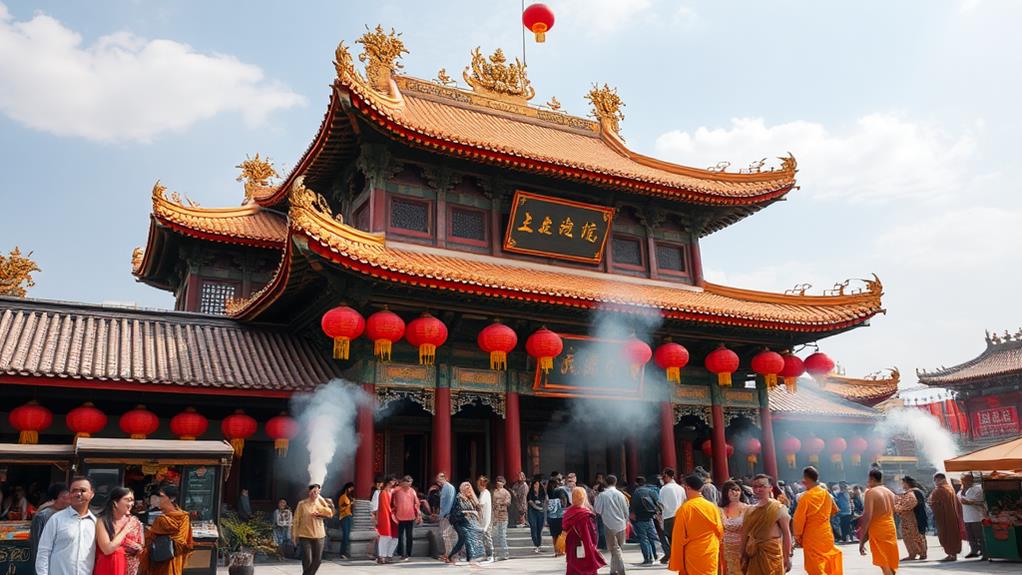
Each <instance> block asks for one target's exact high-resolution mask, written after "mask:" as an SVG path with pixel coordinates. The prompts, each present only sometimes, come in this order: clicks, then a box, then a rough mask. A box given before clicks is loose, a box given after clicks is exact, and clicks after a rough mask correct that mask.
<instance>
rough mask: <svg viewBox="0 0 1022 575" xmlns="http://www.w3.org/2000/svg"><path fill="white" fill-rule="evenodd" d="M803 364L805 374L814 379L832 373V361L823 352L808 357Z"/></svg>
mask: <svg viewBox="0 0 1022 575" xmlns="http://www.w3.org/2000/svg"><path fill="white" fill-rule="evenodd" d="M803 363H804V364H805V367H806V372H807V373H808V374H809V375H811V376H813V377H814V378H816V379H819V378H821V377H823V376H825V375H827V374H828V373H830V372H832V371H834V360H833V359H830V358H829V357H827V354H825V353H823V352H819V351H818V352H816V353H814V354H812V355H810V356H809V357H807V358H806V359H805V361H804V362H803Z"/></svg>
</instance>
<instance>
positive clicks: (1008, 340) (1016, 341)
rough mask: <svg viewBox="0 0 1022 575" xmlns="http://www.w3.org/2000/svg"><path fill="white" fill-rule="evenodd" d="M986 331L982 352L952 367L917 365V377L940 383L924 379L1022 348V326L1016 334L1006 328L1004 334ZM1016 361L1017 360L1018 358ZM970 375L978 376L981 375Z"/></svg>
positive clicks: (947, 373) (942, 375) (939, 375)
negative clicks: (924, 366)
mask: <svg viewBox="0 0 1022 575" xmlns="http://www.w3.org/2000/svg"><path fill="white" fill-rule="evenodd" d="M984 331H985V337H984V339H985V340H986V349H984V350H983V352H982V353H980V354H979V355H977V356H976V357H974V358H972V359H969V360H966V361H964V362H962V363H959V364H957V365H952V366H951V367H947V366H944V365H942V366H940V367H938V368H935V369H932V370H929V371H928V370H925V369H922V368H919V367H917V368H916V378H917V379H918V380H919V381H920V383H923V384H924V385H938V384H940V383H941V382H940V381H938V382H933V383H927V382H924V381H922V380H924V379H932V378H941V377H944V376H954V374H956V373H958V372H961V371H964V370H967V369H969V368H971V367H973V366H977V365H980V364H981V363H982V362H983V361H984V360H985V359H986V358H989V357H998V356H1003V353H1005V352H1011V351H1012V350H1017V349H1019V348H1022V328H1019V330H1018V331H1016V332H1015V333H1014V334H1013V333H1011V332H1009V331H1008V330H1004V333H1003V334H1002V335H998V334H997V332H996V331H995V332H991V331H990V330H984ZM1015 361H1016V362H1017V360H1015ZM1010 371H1015V368H1012V369H1010ZM969 377H970V378H976V377H979V376H969Z"/></svg>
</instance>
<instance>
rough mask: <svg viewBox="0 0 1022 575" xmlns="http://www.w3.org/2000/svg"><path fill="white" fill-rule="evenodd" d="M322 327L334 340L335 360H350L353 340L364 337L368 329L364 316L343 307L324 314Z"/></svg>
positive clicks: (321, 322)
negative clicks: (364, 332) (349, 353)
mask: <svg viewBox="0 0 1022 575" xmlns="http://www.w3.org/2000/svg"><path fill="white" fill-rule="evenodd" d="M320 327H322V328H323V333H325V334H326V335H327V337H329V338H333V340H334V359H348V352H349V351H350V350H351V340H353V339H358V337H359V336H360V335H362V332H363V331H365V329H366V320H365V318H364V317H362V314H360V313H358V312H357V311H355V310H354V309H352V308H350V307H348V306H346V305H342V306H337V307H335V308H333V309H331V310H329V311H327V312H326V313H325V314H323V319H322V320H321V321H320Z"/></svg>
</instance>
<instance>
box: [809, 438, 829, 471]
mask: <svg viewBox="0 0 1022 575" xmlns="http://www.w3.org/2000/svg"><path fill="white" fill-rule="evenodd" d="M804 445H805V450H806V453H807V454H808V455H809V463H811V464H813V465H819V464H820V454H821V453H823V449H824V448H825V447H826V446H827V444H826V443H824V441H823V440H822V439H820V438H819V437H810V438H809V439H807V440H806V442H805V444H804Z"/></svg>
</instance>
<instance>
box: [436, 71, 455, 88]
mask: <svg viewBox="0 0 1022 575" xmlns="http://www.w3.org/2000/svg"><path fill="white" fill-rule="evenodd" d="M434 82H436V83H437V84H440V85H441V86H453V85H454V79H453V78H451V77H450V76H449V75H448V74H447V69H446V68H440V70H438V71H437V73H436V80H434Z"/></svg>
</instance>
